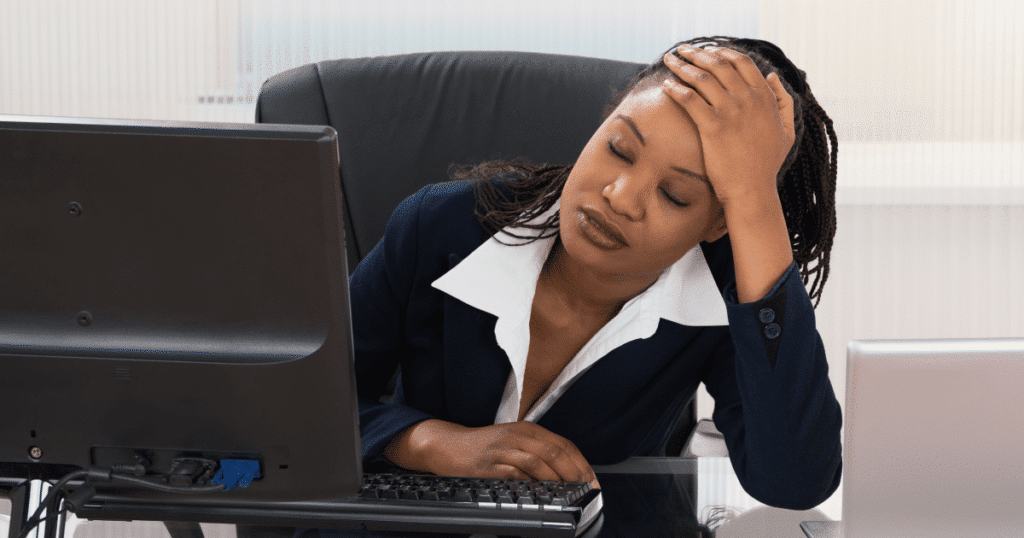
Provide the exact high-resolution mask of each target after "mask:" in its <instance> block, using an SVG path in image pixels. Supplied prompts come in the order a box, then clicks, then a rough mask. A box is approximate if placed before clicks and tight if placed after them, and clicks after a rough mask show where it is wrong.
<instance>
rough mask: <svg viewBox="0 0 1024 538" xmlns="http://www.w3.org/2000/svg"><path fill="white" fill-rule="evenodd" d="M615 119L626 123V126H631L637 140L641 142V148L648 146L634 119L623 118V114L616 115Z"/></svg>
mask: <svg viewBox="0 0 1024 538" xmlns="http://www.w3.org/2000/svg"><path fill="white" fill-rule="evenodd" d="M615 117H616V118H618V119H620V120H622V121H624V122H626V125H629V128H630V129H633V134H635V135H636V138H637V140H639V141H640V145H641V146H646V145H647V142H646V141H645V140H644V135H642V134H640V129H637V128H636V124H635V123H633V120H632V119H630V118H629V117H628V116H623V115H622V114H616V115H615Z"/></svg>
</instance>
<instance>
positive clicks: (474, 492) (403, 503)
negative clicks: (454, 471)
mask: <svg viewBox="0 0 1024 538" xmlns="http://www.w3.org/2000/svg"><path fill="white" fill-rule="evenodd" d="M357 497H358V501H357V503H358V504H359V505H361V507H362V509H363V510H368V511H371V512H373V511H375V509H374V507H375V506H376V507H377V510H379V512H378V514H379V515H380V516H381V517H380V518H379V520H380V521H384V520H395V518H396V516H399V514H405V515H407V516H409V517H414V518H415V517H419V518H423V519H421V520H420V521H424V522H425V521H426V520H427V519H428V518H429V520H431V521H435V522H437V524H438V526H437V527H435V528H431V529H426V528H422V527H421V528H422V530H433V531H435V532H465V533H466V534H469V533H472V532H488V531H489V532H491V533H495V531H496V530H500V531H501V532H497V534H512V535H522V536H578V535H579V534H580V533H582V532H583V531H584V530H586V529H587V528H588V527H590V526H591V525H592V524H593V523H594V521H595V520H596V519H597V517H598V515H599V514H600V511H601V508H602V505H601V492H600V490H596V489H593V488H591V487H590V484H589V483H586V482H549V481H538V480H505V479H497V478H467V477H452V476H433V475H415V474H398V473H390V472H385V473H366V474H364V475H363V485H362V489H360V491H359V494H358V496H357ZM353 500H355V499H353ZM398 519H402V518H401V517H399V518H398ZM395 522H396V523H397V522H398V521H397V520H395ZM488 522H490V523H488ZM376 528H378V529H385V528H390V529H392V530H400V529H403V530H404V529H406V527H404V526H402V525H398V526H376Z"/></svg>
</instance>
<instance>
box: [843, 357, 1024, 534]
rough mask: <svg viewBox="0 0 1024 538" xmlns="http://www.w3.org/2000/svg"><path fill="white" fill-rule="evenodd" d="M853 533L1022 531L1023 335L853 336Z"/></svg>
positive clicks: (848, 496) (849, 523) (847, 462)
mask: <svg viewBox="0 0 1024 538" xmlns="http://www.w3.org/2000/svg"><path fill="white" fill-rule="evenodd" d="M846 394H847V405H846V445H845V449H844V474H845V476H844V485H843V520H844V523H845V535H846V537H847V538H869V537H870V538H880V537H887V536H893V537H895V536H899V537H903V538H908V537H909V538H913V537H918V536H920V537H925V536H927V537H929V538H936V537H943V536H985V537H995V536H1019V535H1020V534H1019V533H1020V530H1021V528H1024V420H1022V419H1021V411H1022V410H1024V339H982V340H924V341H855V342H851V343H850V346H849V349H848V363H847V389H846Z"/></svg>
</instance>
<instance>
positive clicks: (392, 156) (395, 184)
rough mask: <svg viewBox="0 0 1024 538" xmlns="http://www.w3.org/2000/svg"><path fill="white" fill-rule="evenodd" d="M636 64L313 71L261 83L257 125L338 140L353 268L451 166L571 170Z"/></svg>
mask: <svg viewBox="0 0 1024 538" xmlns="http://www.w3.org/2000/svg"><path fill="white" fill-rule="evenodd" d="M642 67H643V66H642V64H637V63H630V62H621V61H615V60H602V59H597V58H585V57H580V56H566V55H559V54H540V53H528V52H434V53H423V54H403V55H397V56H381V57H371V58H351V59H341V60H332V61H324V62H318V63H314V64H308V65H304V66H301V67H297V68H294V69H291V70H288V71H285V72H283V73H280V74H278V75H275V76H273V77H271V78H270V79H268V80H267V81H266V82H265V83H264V84H263V88H262V89H261V91H260V96H259V100H258V102H257V104H256V121H257V122H263V123H300V124H314V125H330V126H332V127H334V129H335V130H336V131H337V132H338V140H339V151H340V158H341V182H342V192H343V193H344V197H345V202H346V207H345V215H346V219H347V222H346V223H345V228H346V230H345V231H346V244H347V245H348V256H349V259H348V262H349V269H350V270H351V269H353V268H355V266H356V264H357V263H358V262H359V261H360V260H362V258H363V257H364V256H365V255H366V254H368V253H369V252H370V250H371V249H372V248H373V246H374V245H376V244H377V241H379V240H380V238H381V236H383V234H384V227H385V225H386V224H387V220H388V217H390V216H391V212H392V211H393V210H394V208H395V207H396V206H397V205H398V204H399V202H401V201H402V200H403V199H404V198H405V197H407V196H409V195H410V194H412V193H414V192H416V190H418V189H419V188H420V187H422V186H424V185H427V184H429V183H437V182H441V181H446V180H447V179H448V178H449V176H448V170H449V167H450V166H451V165H453V164H454V165H464V164H476V163H479V162H482V161H485V160H489V159H515V158H525V159H526V160H529V161H530V162H533V163H536V164H541V163H547V164H570V163H572V162H574V161H575V160H576V158H577V157H578V156H579V153H580V151H581V150H582V149H583V146H584V145H586V143H587V140H589V139H590V136H591V135H592V134H593V133H594V131H595V130H596V129H597V127H598V126H599V125H600V123H601V120H602V116H603V112H604V109H605V107H606V105H607V104H608V102H609V101H610V99H611V97H612V94H613V93H614V92H615V91H616V90H618V89H621V88H623V87H624V86H625V85H626V84H627V83H628V82H629V80H630V79H631V78H632V77H633V76H634V75H635V74H636V73H637V72H638V71H639V70H640V68H642Z"/></svg>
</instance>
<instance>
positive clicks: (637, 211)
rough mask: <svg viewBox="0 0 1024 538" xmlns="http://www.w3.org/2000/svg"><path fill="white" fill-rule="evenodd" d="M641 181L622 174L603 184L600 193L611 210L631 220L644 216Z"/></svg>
mask: <svg viewBox="0 0 1024 538" xmlns="http://www.w3.org/2000/svg"><path fill="white" fill-rule="evenodd" d="M642 183H643V182H641V181H638V180H637V179H636V178H631V177H630V176H629V175H628V174H622V175H620V176H618V177H617V178H615V181H612V182H610V183H608V184H607V185H605V186H604V189H603V190H602V192H601V194H603V195H604V199H605V200H607V201H608V205H609V206H610V207H611V208H612V211H614V212H616V213H618V214H620V215H622V216H624V217H626V218H627V219H629V220H631V221H638V220H640V219H642V218H644V204H643V198H644V196H643V194H644V193H643V185H642Z"/></svg>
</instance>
